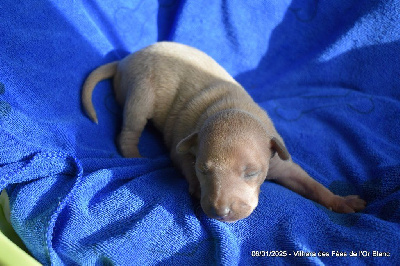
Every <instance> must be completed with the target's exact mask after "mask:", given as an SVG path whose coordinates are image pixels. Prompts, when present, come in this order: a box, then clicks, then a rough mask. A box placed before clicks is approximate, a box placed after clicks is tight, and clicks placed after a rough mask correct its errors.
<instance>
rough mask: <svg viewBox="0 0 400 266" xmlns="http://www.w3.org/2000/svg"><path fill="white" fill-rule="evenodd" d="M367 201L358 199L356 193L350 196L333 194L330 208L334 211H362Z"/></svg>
mask: <svg viewBox="0 0 400 266" xmlns="http://www.w3.org/2000/svg"><path fill="white" fill-rule="evenodd" d="M366 205H367V203H366V202H365V200H363V199H360V197H359V196H357V195H350V196H345V197H341V196H337V195H336V196H335V199H334V202H333V204H332V207H331V208H330V209H331V210H333V211H334V212H338V213H354V212H358V211H362V210H363V209H364V208H365V206H366Z"/></svg>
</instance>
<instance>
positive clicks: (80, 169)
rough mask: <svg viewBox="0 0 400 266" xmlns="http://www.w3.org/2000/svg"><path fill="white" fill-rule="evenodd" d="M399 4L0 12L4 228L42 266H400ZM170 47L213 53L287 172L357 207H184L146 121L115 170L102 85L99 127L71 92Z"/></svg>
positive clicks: (282, 199) (22, 7)
mask: <svg viewBox="0 0 400 266" xmlns="http://www.w3.org/2000/svg"><path fill="white" fill-rule="evenodd" d="M399 7H400V5H399V3H398V1H397V0H391V1H384V0H376V1H367V2H365V1H364V2H361V1H356V0H351V1H327V0H319V1H318V0H285V1H261V0H252V1H226V0H212V1H211V0H206V1H178V0H148V1H146V2H144V1H123V0H116V1H113V2H112V3H109V2H106V1H92V2H90V3H89V2H87V1H74V2H73V3H67V2H55V1H48V0H37V1H29V2H28V1H25V2H20V3H15V2H14V1H11V0H3V1H2V4H1V5H0V12H1V14H2V23H0V33H1V36H2V42H1V43H0V61H1V62H2V64H0V189H3V188H5V189H6V190H7V193H8V195H9V197H10V208H11V223H12V226H13V228H14V229H15V231H16V232H17V234H18V235H19V236H20V237H21V239H22V240H23V242H24V243H25V245H26V246H27V248H28V249H29V251H30V252H31V254H32V255H33V256H34V257H35V258H36V259H37V260H38V261H40V262H41V263H43V264H44V265H97V264H98V265H103V264H107V265H109V264H113V265H133V264H135V265H159V264H162V265H193V264H196V265H210V264H213V265H214V264H218V265H265V264H352V265H365V264H395V263H396V262H397V261H398V260H399V248H398V242H399V240H400V232H399V230H398V229H399V221H400V200H399V199H400V194H399V193H400V179H399V176H400V123H399V116H398V114H399V113H400V90H399V88H400V78H399V77H400V61H399V60H397V59H398V55H399V54H400V16H399V13H398V10H399ZM164 40H169V41H175V42H179V43H184V44H188V45H191V46H193V47H196V48H198V49H200V50H202V51H204V52H206V53H207V54H209V55H210V56H212V57H213V58H215V60H216V61H217V62H218V63H220V64H221V65H222V66H223V67H224V68H225V69H226V70H227V71H228V72H229V73H230V74H231V75H232V76H233V77H234V78H235V79H237V80H238V81H239V82H240V83H241V84H242V85H243V87H244V88H245V89H246V90H247V91H248V92H249V94H250V95H251V96H252V97H253V99H254V100H255V102H256V103H258V104H259V105H260V106H261V107H262V108H263V109H265V110H266V111H267V112H268V114H269V115H270V117H271V119H272V120H273V121H274V125H275V127H276V128H277V130H278V132H279V133H280V135H281V136H282V137H283V139H284V140H285V144H286V146H287V148H288V150H289V152H290V153H291V155H292V158H293V160H294V161H295V162H296V163H298V164H299V165H300V166H302V167H303V168H304V169H305V170H307V171H308V172H309V173H310V174H311V175H312V176H313V177H314V178H315V179H316V180H317V181H319V182H321V183H322V184H323V185H325V186H326V187H328V188H329V189H331V190H332V191H333V192H334V193H336V194H339V195H349V194H359V195H360V196H361V197H362V198H364V199H365V200H366V201H367V207H366V209H365V210H363V211H362V212H360V213H355V214H338V213H334V212H332V211H330V210H328V209H326V208H324V207H323V206H321V205H319V204H318V203H315V202H312V201H310V200H308V199H306V198H304V197H301V196H300V195H298V194H296V193H294V192H292V191H290V190H288V189H286V188H284V187H282V186H280V185H278V184H275V183H272V182H265V183H264V184H263V185H262V186H261V194H260V198H259V205H258V206H257V208H256V209H255V211H254V212H253V213H252V214H251V215H250V216H249V217H248V218H246V219H243V220H240V221H237V222H235V223H232V224H225V223H221V222H219V221H216V220H212V219H209V218H208V217H207V216H206V215H205V214H204V212H203V211H202V209H201V207H200V204H199V202H198V201H196V200H194V199H192V198H191V197H190V195H189V193H188V184H187V182H186V181H185V180H184V178H183V176H182V174H181V173H180V172H179V171H178V170H177V169H176V168H175V167H174V166H173V164H172V162H171V160H170V159H169V151H168V150H167V148H166V147H165V145H164V143H163V136H162V135H161V133H160V132H158V131H157V130H156V129H155V128H154V126H153V125H152V124H151V123H149V124H148V125H147V126H146V128H145V130H144V132H143V134H142V136H141V138H140V142H139V150H140V152H141V154H142V155H143V156H144V158H123V157H121V155H120V154H119V152H118V149H117V148H116V145H115V139H116V137H117V135H118V133H119V131H120V127H121V122H122V120H121V116H122V109H121V107H119V106H118V105H117V103H116V101H115V98H114V96H113V92H112V81H111V80H107V81H104V82H100V83H99V84H98V85H97V86H96V90H95V91H94V94H93V104H94V106H95V107H96V110H97V113H98V115H99V118H100V123H99V125H95V124H94V123H92V122H91V121H90V120H89V118H88V117H87V116H86V115H85V113H84V112H83V110H82V108H81V99H80V93H81V86H82V84H83V82H84V80H85V78H86V77H87V75H88V74H89V73H90V72H91V71H92V70H93V69H95V68H96V67H98V66H99V65H102V64H104V63H108V62H111V61H115V60H120V59H122V58H123V57H125V56H126V55H127V54H128V53H131V52H135V51H137V50H139V49H141V48H143V47H145V46H147V45H149V44H151V43H154V42H156V41H164ZM271 251H273V253H270V252H271ZM314 253H315V254H314ZM338 254H339V255H338ZM340 254H341V255H340Z"/></svg>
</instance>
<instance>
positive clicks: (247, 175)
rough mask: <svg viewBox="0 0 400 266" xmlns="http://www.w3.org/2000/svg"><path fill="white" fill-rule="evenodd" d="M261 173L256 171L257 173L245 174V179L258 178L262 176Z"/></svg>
mask: <svg viewBox="0 0 400 266" xmlns="http://www.w3.org/2000/svg"><path fill="white" fill-rule="evenodd" d="M260 172H261V171H256V172H250V173H245V175H244V177H245V178H253V177H256V176H258V175H259V174H260Z"/></svg>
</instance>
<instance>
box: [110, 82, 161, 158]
mask: <svg viewBox="0 0 400 266" xmlns="http://www.w3.org/2000/svg"><path fill="white" fill-rule="evenodd" d="M138 92H139V93H138ZM140 92H141V93H140ZM153 103H154V96H153V95H152V94H151V93H150V90H149V91H144V90H142V91H140V90H136V91H132V93H131V94H130V95H128V97H127V100H126V102H125V105H124V113H123V115H124V117H123V124H122V130H121V133H120V134H119V136H118V139H117V142H118V147H119V150H120V152H121V154H122V155H123V156H124V157H127V158H138V157H141V155H140V153H139V149H138V144H139V138H140V136H141V134H142V131H143V129H144V127H145V126H146V123H147V120H148V119H150V118H152V114H153V109H154V104H153Z"/></svg>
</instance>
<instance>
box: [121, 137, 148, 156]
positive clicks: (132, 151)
mask: <svg viewBox="0 0 400 266" xmlns="http://www.w3.org/2000/svg"><path fill="white" fill-rule="evenodd" d="M136 143H137V141H136V139H135V138H133V137H132V135H131V134H129V133H125V132H121V134H120V135H119V136H118V138H117V144H118V148H119V151H120V153H121V154H122V156H124V157H125V158H140V157H142V156H141V155H140V153H139V150H138V147H137V145H136Z"/></svg>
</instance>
